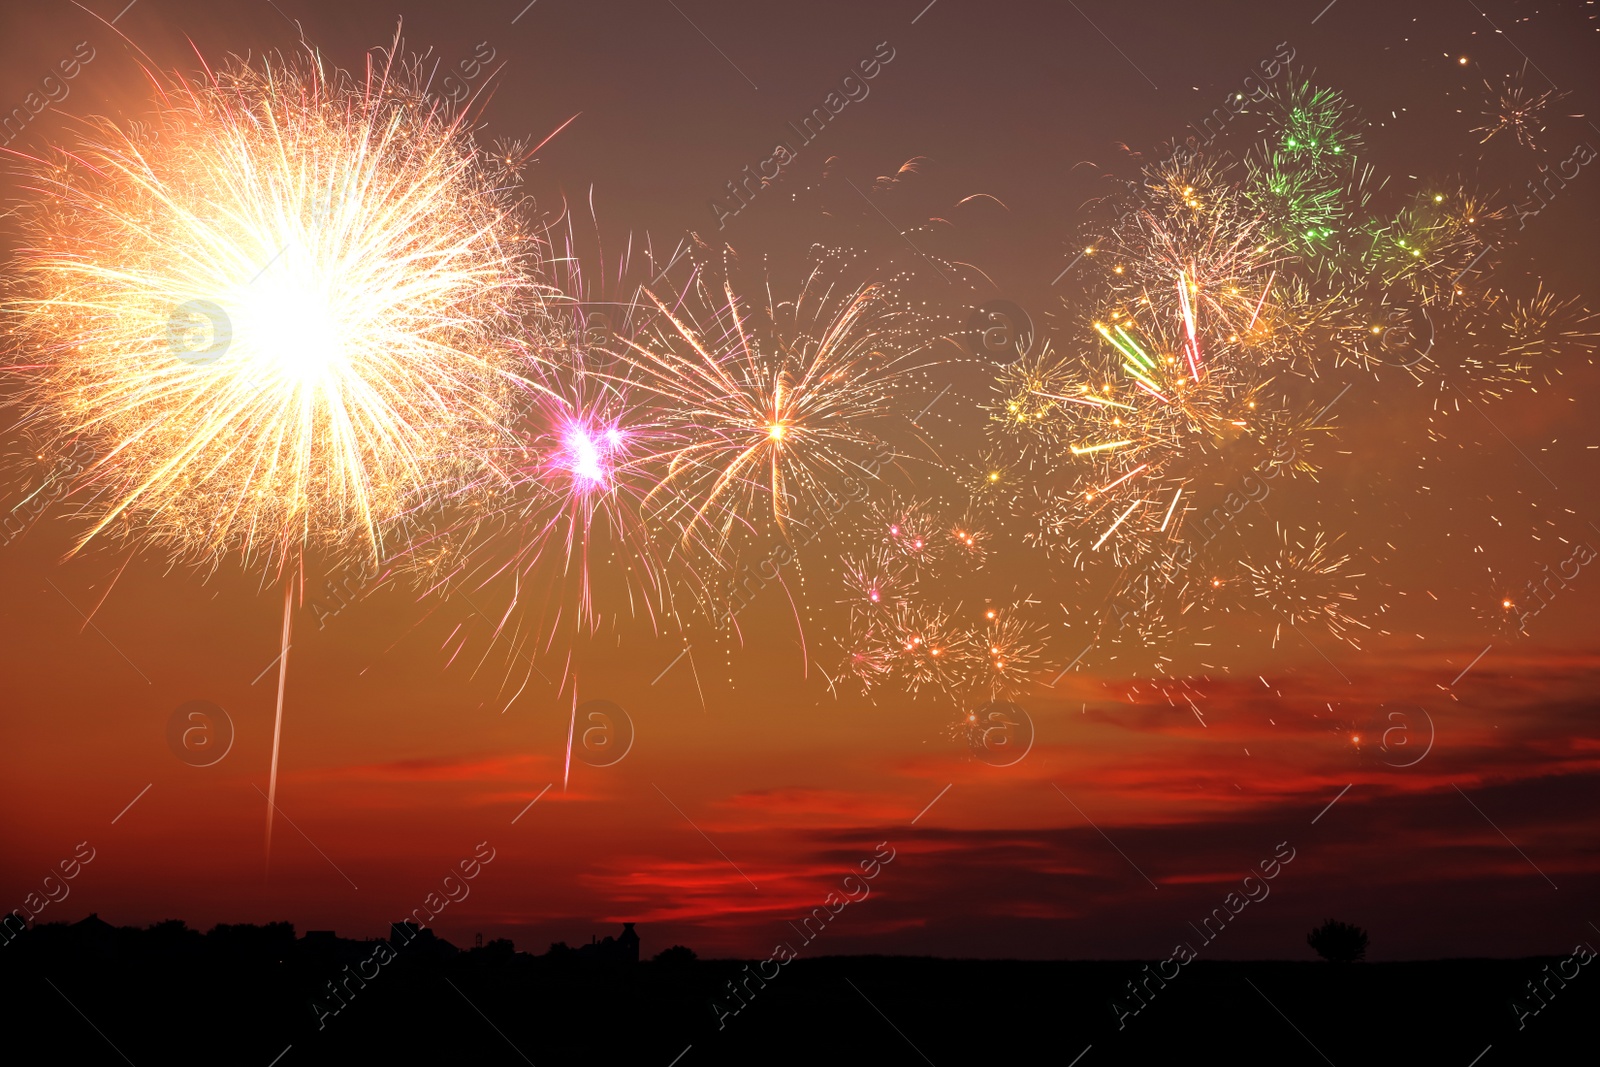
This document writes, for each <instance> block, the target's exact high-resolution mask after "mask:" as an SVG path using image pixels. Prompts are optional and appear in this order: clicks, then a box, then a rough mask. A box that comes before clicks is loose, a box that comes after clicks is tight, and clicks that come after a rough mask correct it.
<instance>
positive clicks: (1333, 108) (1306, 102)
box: [1267, 81, 1362, 171]
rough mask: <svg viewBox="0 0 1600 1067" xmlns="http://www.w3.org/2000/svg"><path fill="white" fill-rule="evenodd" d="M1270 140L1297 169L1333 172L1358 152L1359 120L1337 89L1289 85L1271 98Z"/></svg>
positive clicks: (1307, 84)
mask: <svg viewBox="0 0 1600 1067" xmlns="http://www.w3.org/2000/svg"><path fill="white" fill-rule="evenodd" d="M1270 100H1271V103H1270V105H1269V107H1268V108H1267V113H1268V114H1269V115H1270V116H1271V122H1272V128H1271V130H1270V133H1271V136H1272V137H1273V139H1274V141H1275V146H1276V148H1277V150H1278V151H1279V152H1281V153H1282V154H1283V155H1284V156H1286V157H1288V158H1290V159H1293V160H1294V161H1295V162H1296V163H1297V164H1298V165H1299V166H1301V167H1306V168H1311V169H1317V170H1325V171H1328V170H1333V169H1335V168H1337V167H1338V166H1339V165H1340V164H1341V163H1342V162H1343V161H1345V160H1347V159H1349V158H1350V157H1351V156H1353V155H1355V154H1356V152H1358V151H1359V150H1360V148H1361V144H1362V135H1361V126H1362V123H1361V120H1360V118H1359V117H1358V116H1357V114H1356V111H1355V108H1354V107H1352V106H1351V104H1350V102H1349V101H1347V100H1346V99H1345V98H1344V94H1343V93H1341V92H1339V91H1338V90H1337V89H1329V88H1326V87H1322V86H1314V85H1312V84H1311V83H1310V82H1309V81H1301V82H1295V83H1292V84H1291V85H1290V86H1289V88H1288V89H1287V90H1285V91H1283V92H1278V93H1274V94H1272V95H1271V96H1270Z"/></svg>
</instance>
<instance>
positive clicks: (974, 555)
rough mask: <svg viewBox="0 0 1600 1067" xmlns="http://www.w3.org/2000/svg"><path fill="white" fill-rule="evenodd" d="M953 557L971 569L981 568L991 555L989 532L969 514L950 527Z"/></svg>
mask: <svg viewBox="0 0 1600 1067" xmlns="http://www.w3.org/2000/svg"><path fill="white" fill-rule="evenodd" d="M950 544H951V548H952V554H953V557H954V558H955V559H957V560H960V561H961V562H963V563H965V564H967V565H968V566H969V567H973V568H976V567H981V566H983V563H984V560H985V559H986V558H987V557H988V553H989V548H988V546H989V531H988V530H986V529H984V528H983V526H982V525H981V524H980V523H979V522H978V521H977V520H976V519H975V518H974V517H973V515H972V513H971V512H968V513H967V514H966V515H965V516H963V517H962V518H960V519H958V520H956V521H955V522H954V523H953V524H951V526H950Z"/></svg>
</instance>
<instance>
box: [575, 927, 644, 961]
mask: <svg viewBox="0 0 1600 1067" xmlns="http://www.w3.org/2000/svg"><path fill="white" fill-rule="evenodd" d="M578 955H579V956H581V957H582V958H583V959H586V960H592V961H594V962H596V963H638V962H639V935H638V934H637V933H635V932H634V929H633V924H632V923H623V924H622V933H621V934H619V935H618V936H616V937H612V936H611V935H610V934H607V935H606V936H605V938H604V939H603V940H598V941H597V940H595V938H594V935H592V934H591V935H590V937H589V943H588V944H587V945H580V946H578Z"/></svg>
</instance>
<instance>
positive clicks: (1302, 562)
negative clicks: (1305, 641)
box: [1243, 530, 1369, 647]
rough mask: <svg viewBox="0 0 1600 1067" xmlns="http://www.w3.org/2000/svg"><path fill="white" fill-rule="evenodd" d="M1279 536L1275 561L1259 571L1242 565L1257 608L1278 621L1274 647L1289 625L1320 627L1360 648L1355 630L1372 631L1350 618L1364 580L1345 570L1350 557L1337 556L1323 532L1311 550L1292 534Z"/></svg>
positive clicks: (1281, 532)
mask: <svg viewBox="0 0 1600 1067" xmlns="http://www.w3.org/2000/svg"><path fill="white" fill-rule="evenodd" d="M1280 535H1281V541H1280V544H1279V547H1278V551H1277V552H1276V553H1275V554H1274V555H1273V556H1272V557H1271V558H1270V559H1267V560H1265V561H1263V562H1262V563H1261V564H1259V565H1257V564H1253V563H1249V562H1246V563H1244V564H1243V566H1244V568H1245V570H1246V571H1248V572H1249V581H1250V587H1251V593H1252V594H1253V595H1254V597H1255V606H1256V608H1257V609H1258V610H1260V611H1262V612H1263V613H1265V614H1266V615H1267V616H1268V617H1270V618H1273V619H1275V620H1277V625H1276V627H1275V628H1274V630H1273V644H1274V645H1276V644H1277V642H1278V640H1279V638H1280V637H1281V636H1282V628H1283V624H1285V623H1287V624H1288V625H1289V626H1290V627H1291V628H1296V627H1298V626H1299V625H1301V624H1302V623H1317V624H1320V625H1322V626H1324V627H1326V629H1327V630H1328V632H1329V633H1330V634H1332V635H1333V636H1334V637H1336V638H1338V639H1339V640H1341V641H1346V642H1348V643H1349V644H1351V645H1353V646H1355V647H1360V646H1359V645H1356V641H1355V639H1354V636H1353V635H1352V634H1351V629H1352V627H1358V628H1360V629H1363V630H1365V629H1369V627H1368V625H1367V624H1366V623H1364V622H1362V621H1361V620H1360V619H1358V618H1356V617H1355V616H1354V615H1352V614H1351V609H1353V608H1354V606H1355V604H1356V602H1357V600H1358V599H1359V597H1358V595H1357V594H1356V592H1355V591H1354V590H1353V589H1352V588H1351V585H1352V582H1353V581H1354V580H1355V579H1357V578H1361V577H1363V576H1364V575H1363V574H1361V573H1351V572H1349V571H1347V570H1346V565H1347V564H1348V563H1349V562H1350V557H1349V556H1347V555H1335V554H1334V552H1335V549H1334V545H1335V543H1336V542H1331V541H1329V540H1328V539H1327V538H1326V536H1325V535H1324V534H1323V533H1322V531H1320V530H1319V531H1318V532H1317V533H1316V535H1315V536H1313V537H1312V539H1311V543H1310V544H1305V543H1304V542H1301V541H1293V540H1291V539H1290V537H1289V534H1288V532H1287V531H1280Z"/></svg>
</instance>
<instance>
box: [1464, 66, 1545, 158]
mask: <svg viewBox="0 0 1600 1067" xmlns="http://www.w3.org/2000/svg"><path fill="white" fill-rule="evenodd" d="M1483 90H1484V110H1483V117H1484V119H1485V120H1486V121H1485V122H1484V124H1483V125H1482V126H1476V127H1474V128H1473V130H1472V132H1473V133H1481V134H1483V137H1482V138H1481V139H1480V140H1479V141H1478V143H1479V144H1488V143H1489V142H1490V141H1491V140H1492V139H1494V138H1495V137H1497V136H1498V135H1500V134H1502V133H1503V134H1506V135H1507V136H1509V137H1514V138H1516V142H1517V144H1519V145H1521V146H1522V147H1524V148H1533V149H1537V148H1538V147H1539V145H1538V138H1539V137H1541V136H1542V135H1543V134H1544V131H1545V112H1546V111H1548V110H1549V108H1550V105H1551V104H1554V103H1556V102H1557V101H1559V100H1560V99H1561V98H1562V97H1564V96H1566V95H1567V94H1566V93H1564V92H1558V91H1556V90H1555V89H1546V90H1544V91H1543V92H1536V91H1534V90H1533V89H1531V88H1529V87H1528V85H1527V84H1526V83H1525V82H1524V81H1523V72H1522V71H1519V72H1517V73H1516V74H1509V75H1507V76H1506V77H1504V78H1502V79H1501V80H1500V84H1499V85H1491V84H1490V83H1489V82H1488V81H1487V80H1485V81H1484V83H1483Z"/></svg>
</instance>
